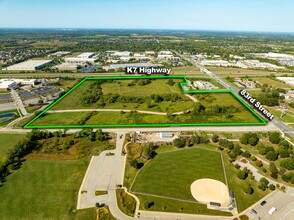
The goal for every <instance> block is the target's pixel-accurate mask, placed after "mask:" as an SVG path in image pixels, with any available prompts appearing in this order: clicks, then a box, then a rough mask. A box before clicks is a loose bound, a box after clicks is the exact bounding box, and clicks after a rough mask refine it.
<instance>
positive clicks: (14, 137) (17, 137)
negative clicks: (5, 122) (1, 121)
mask: <svg viewBox="0 0 294 220" xmlns="http://www.w3.org/2000/svg"><path fill="white" fill-rule="evenodd" d="M24 137H25V134H2V133H1V134H0V159H1V158H2V157H3V155H4V154H5V153H6V152H7V151H8V150H9V149H11V148H12V147H13V146H14V145H15V144H16V143H17V142H19V141H21V140H22V139H23V138H24Z"/></svg>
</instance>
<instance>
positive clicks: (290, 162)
mask: <svg viewBox="0 0 294 220" xmlns="http://www.w3.org/2000/svg"><path fill="white" fill-rule="evenodd" d="M281 166H282V167H285V168H286V169H287V170H294V159H293V158H287V159H284V160H282V161H281Z"/></svg>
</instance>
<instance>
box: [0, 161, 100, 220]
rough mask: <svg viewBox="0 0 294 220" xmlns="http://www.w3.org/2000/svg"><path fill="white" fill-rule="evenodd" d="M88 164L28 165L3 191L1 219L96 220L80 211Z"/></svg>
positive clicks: (90, 211)
mask: <svg viewBox="0 0 294 220" xmlns="http://www.w3.org/2000/svg"><path fill="white" fill-rule="evenodd" d="M87 165H88V161H86V160H73V161H56V160H53V161H27V162H25V163H24V164H23V165H22V167H21V168H20V169H19V170H17V171H15V172H14V173H13V174H11V175H10V176H8V178H7V181H6V182H5V183H4V185H3V186H1V187H0V195H1V203H0V213H1V219H6V220H10V219H28V220H29V219H64V220H67V219H68V220H70V219H86V220H87V219H89V220H90V219H96V213H95V209H87V210H82V211H77V210H76V204H77V193H78V190H79V187H80V184H81V182H82V179H83V176H84V174H85V172H86V169H87Z"/></svg>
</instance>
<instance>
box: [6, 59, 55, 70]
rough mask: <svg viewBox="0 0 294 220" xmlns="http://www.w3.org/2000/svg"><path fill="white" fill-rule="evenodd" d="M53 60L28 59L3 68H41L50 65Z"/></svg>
mask: <svg viewBox="0 0 294 220" xmlns="http://www.w3.org/2000/svg"><path fill="white" fill-rule="evenodd" d="M51 63H52V60H27V61H24V62H21V63H17V64H14V65H12V66H9V67H6V68H3V70H40V69H42V68H44V67H46V66H49V65H50V64H51Z"/></svg>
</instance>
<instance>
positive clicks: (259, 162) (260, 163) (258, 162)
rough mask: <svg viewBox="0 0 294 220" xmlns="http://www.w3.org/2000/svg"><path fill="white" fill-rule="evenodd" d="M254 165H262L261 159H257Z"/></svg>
mask: <svg viewBox="0 0 294 220" xmlns="http://www.w3.org/2000/svg"><path fill="white" fill-rule="evenodd" d="M255 165H256V166H258V167H262V166H263V163H262V161H260V160H257V161H255Z"/></svg>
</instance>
